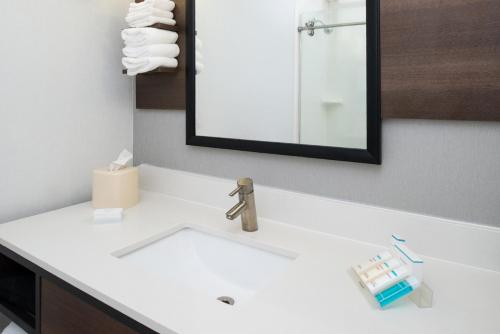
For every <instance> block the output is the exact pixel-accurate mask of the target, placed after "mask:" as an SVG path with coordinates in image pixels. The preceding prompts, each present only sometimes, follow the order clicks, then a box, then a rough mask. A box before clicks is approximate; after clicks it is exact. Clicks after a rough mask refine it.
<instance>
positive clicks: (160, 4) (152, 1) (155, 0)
mask: <svg viewBox="0 0 500 334" xmlns="http://www.w3.org/2000/svg"><path fill="white" fill-rule="evenodd" d="M148 7H149V8H158V9H162V10H166V11H172V10H174V8H175V3H174V2H173V1H170V0H144V1H143V2H139V3H135V2H132V3H131V4H130V7H129V12H133V11H136V10H142V9H144V8H148Z"/></svg>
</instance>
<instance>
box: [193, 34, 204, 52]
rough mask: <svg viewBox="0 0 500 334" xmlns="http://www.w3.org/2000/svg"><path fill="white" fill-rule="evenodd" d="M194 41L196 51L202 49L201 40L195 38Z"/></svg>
mask: <svg viewBox="0 0 500 334" xmlns="http://www.w3.org/2000/svg"><path fill="white" fill-rule="evenodd" d="M195 40H196V43H195V44H196V50H201V49H203V43H202V42H201V39H200V38H199V37H198V36H196V38H195Z"/></svg>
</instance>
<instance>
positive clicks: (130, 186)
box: [92, 167, 139, 209]
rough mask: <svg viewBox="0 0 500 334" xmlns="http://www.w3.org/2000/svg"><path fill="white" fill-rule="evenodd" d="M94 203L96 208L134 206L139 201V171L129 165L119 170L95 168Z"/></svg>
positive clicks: (93, 183) (125, 207)
mask: <svg viewBox="0 0 500 334" xmlns="http://www.w3.org/2000/svg"><path fill="white" fill-rule="evenodd" d="M93 174H94V175H93V182H92V205H93V207H94V208H96V209H104V208H123V209H127V208H130V207H133V206H134V205H136V204H137V203H138V202H139V171H138V170H137V168H136V167H129V168H125V169H120V170H117V171H112V172H111V171H109V170H107V169H105V168H102V169H95V170H94V173H93Z"/></svg>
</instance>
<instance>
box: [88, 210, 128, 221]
mask: <svg viewBox="0 0 500 334" xmlns="http://www.w3.org/2000/svg"><path fill="white" fill-rule="evenodd" d="M122 218H123V209H122V208H112V209H96V210H94V223H97V224H109V223H121V221H122Z"/></svg>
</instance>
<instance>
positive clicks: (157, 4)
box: [125, 0, 176, 28]
mask: <svg viewBox="0 0 500 334" xmlns="http://www.w3.org/2000/svg"><path fill="white" fill-rule="evenodd" d="M174 8H175V3H174V2H173V1H171V0H144V1H143V2H139V3H131V4H130V8H129V12H128V15H127V17H126V18H125V20H126V21H127V23H128V24H129V26H131V27H134V28H142V27H147V26H150V25H153V24H156V23H163V24H168V25H171V26H175V23H176V22H175V20H174V13H173V12H172V11H173V10H174Z"/></svg>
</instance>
